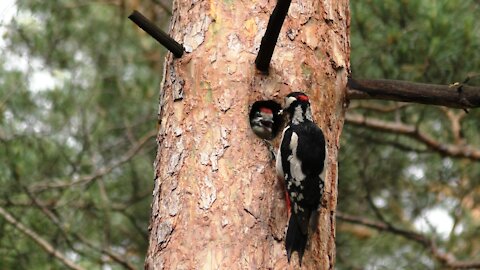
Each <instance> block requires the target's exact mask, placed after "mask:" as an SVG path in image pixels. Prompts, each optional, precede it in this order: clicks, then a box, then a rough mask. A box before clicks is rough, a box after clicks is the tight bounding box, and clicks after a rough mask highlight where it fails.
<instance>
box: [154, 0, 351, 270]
mask: <svg viewBox="0 0 480 270" xmlns="http://www.w3.org/2000/svg"><path fill="white" fill-rule="evenodd" d="M275 4H276V1H273V0H257V1H255V0H243V1H225V0H224V1H220V0H209V1H184V0H178V1H174V3H173V17H172V29H171V35H172V37H174V39H176V40H178V41H180V42H181V43H183V45H184V47H185V49H186V51H187V53H186V54H184V56H183V57H182V58H179V59H173V58H172V56H171V55H169V56H168V57H167V60H166V68H165V74H164V76H165V77H164V82H163V85H162V90H161V94H160V110H159V122H160V125H159V131H158V137H157V141H158V153H157V157H156V162H155V163H154V166H155V186H154V191H153V202H152V214H151V223H150V228H149V229H150V239H149V242H150V244H149V248H148V253H147V257H146V261H145V268H146V269H267V268H268V269H294V268H296V267H298V258H297V256H296V255H294V256H293V257H292V261H291V263H290V265H289V264H288V262H287V258H286V252H285V248H284V234H285V228H286V224H287V210H286V207H285V202H284V192H283V187H282V185H283V183H280V182H279V180H277V178H276V174H275V165H274V162H273V161H272V160H271V158H270V155H269V152H268V149H267V147H266V146H265V144H264V142H263V141H261V140H260V139H258V138H257V137H256V136H255V135H254V134H253V132H252V131H251V129H250V127H249V122H248V113H249V106H250V105H251V104H252V103H253V102H255V101H257V100H262V99H273V100H276V101H277V102H279V103H283V97H284V96H285V95H286V94H288V93H289V92H291V91H304V92H306V93H307V94H308V95H309V96H310V99H311V100H312V109H313V113H314V118H315V119H316V122H317V123H318V124H319V126H320V127H321V128H322V129H323V130H324V133H325V137H326V139H327V142H328V149H329V151H328V164H327V173H326V175H327V176H326V193H325V195H324V198H323V202H324V207H323V208H322V210H321V214H320V219H319V226H318V229H317V231H316V232H315V233H314V234H313V236H312V237H311V241H310V242H309V244H308V246H307V251H306V254H305V256H304V259H303V269H333V265H334V260H335V208H336V201H337V172H338V167H337V154H338V148H339V137H340V133H341V130H342V126H343V119H344V111H345V91H346V84H347V75H348V73H349V53H350V49H349V45H350V44H349V33H348V30H349V20H350V17H349V8H348V1H347V0H342V1H336V0H324V1H317V0H302V1H293V3H292V4H291V6H290V10H289V13H288V16H287V18H286V20H285V23H284V26H283V28H282V32H281V34H280V37H279V40H278V43H277V47H276V49H275V52H274V54H273V59H272V63H271V65H270V71H269V75H265V74H261V73H259V72H257V71H256V69H255V65H254V61H255V57H256V53H257V51H258V47H259V45H260V41H261V38H262V35H263V33H264V31H265V27H266V25H267V22H268V18H269V15H270V14H271V11H272V10H273V7H274V5H275ZM278 140H279V138H277V139H276V141H275V145H278Z"/></svg>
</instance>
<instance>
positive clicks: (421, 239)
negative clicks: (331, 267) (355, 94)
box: [337, 0, 480, 269]
mask: <svg viewBox="0 0 480 270" xmlns="http://www.w3.org/2000/svg"><path fill="white" fill-rule="evenodd" d="M350 5H351V14H352V22H351V25H352V27H351V46H352V55H351V64H352V77H353V78H358V79H361V78H365V79H397V80H407V81H414V82H424V83H434V84H452V83H454V82H463V81H464V80H465V79H466V78H469V77H470V76H471V77H472V78H471V79H470V80H469V82H468V83H469V84H472V85H479V82H480V80H479V78H477V77H475V76H474V75H478V73H479V72H480V61H479V59H480V21H479V20H478V19H477V18H479V16H480V3H479V2H478V1H460V0H437V1H406V0H388V1H382V0H369V1H351V2H350ZM452 91H456V90H454V89H452ZM479 119H480V111H479V110H471V111H470V112H469V113H468V114H467V113H466V112H465V111H463V110H459V109H449V108H445V107H439V106H426V105H413V104H406V103H398V102H388V101H387V102H385V101H383V102H381V101H355V102H351V104H350V107H349V109H348V111H347V115H346V125H345V127H344V130H343V134H342V148H341V149H340V159H339V168H340V176H339V198H338V211H339V213H340V214H339V215H338V219H337V220H338V223H337V268H338V269H439V268H444V267H446V268H448V267H452V268H456V267H460V266H462V267H463V266H464V268H466V267H467V266H470V267H471V268H478V267H480V263H479V262H480V244H479V243H480V231H479V230H478V228H479V226H480V192H479V191H480V186H479V183H480V165H479V160H478V158H475V157H471V156H469V153H471V152H473V151H479V150H480V140H479V138H480V137H479V136H478V133H479V131H480V124H479V123H480V122H479ZM373 121H375V122H374V123H373ZM372 123H373V124H375V125H373V124H372ZM405 128H409V129H410V130H413V132H407V133H406V132H404V130H405ZM425 138H429V139H431V140H430V141H428V140H425ZM432 142H433V143H435V144H436V145H434V144H429V143H432ZM449 150H459V151H458V155H455V153H456V152H455V151H449ZM382 226H383V227H382ZM475 260H476V266H475V264H473V263H475ZM461 263H465V265H462V264H461ZM468 263H470V264H468ZM472 266H475V267H472Z"/></svg>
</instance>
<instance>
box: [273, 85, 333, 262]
mask: <svg viewBox="0 0 480 270" xmlns="http://www.w3.org/2000/svg"><path fill="white" fill-rule="evenodd" d="M283 112H284V113H287V114H288V116H289V117H290V121H289V123H288V125H287V126H286V127H285V129H284V130H283V134H282V140H281V143H280V147H279V150H278V154H277V161H276V169H277V174H278V176H279V177H280V178H281V179H284V180H285V185H286V191H287V198H286V199H287V203H288V201H290V208H291V215H290V220H289V222H288V229H287V235H286V237H285V246H286V249H287V257H288V261H289V262H290V257H291V255H292V253H293V252H294V251H297V252H298V257H299V262H300V265H301V264H302V257H303V253H304V251H305V247H306V245H307V240H308V233H309V232H308V230H309V224H310V225H311V226H310V227H312V226H314V225H316V219H317V213H318V209H319V206H320V202H321V199H322V196H323V189H324V180H323V179H324V175H323V171H324V163H325V158H326V144H325V138H324V136H323V132H322V130H321V129H320V128H319V127H318V126H317V125H316V124H315V123H314V122H313V117H312V112H311V109H310V102H309V99H308V97H307V95H305V94H304V93H301V92H293V93H290V94H289V95H287V96H286V97H285V106H284V110H283Z"/></svg>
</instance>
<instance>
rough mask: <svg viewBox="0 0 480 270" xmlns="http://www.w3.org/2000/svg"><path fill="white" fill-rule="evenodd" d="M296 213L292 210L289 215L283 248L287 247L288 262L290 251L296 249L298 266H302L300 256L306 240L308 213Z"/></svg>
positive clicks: (303, 250)
mask: <svg viewBox="0 0 480 270" xmlns="http://www.w3.org/2000/svg"><path fill="white" fill-rule="evenodd" d="M298 214H299V215H298ZM298 214H295V213H293V212H292V215H290V220H289V222H288V229H287V236H286V237H285V248H286V249H287V258H288V262H289V263H290V257H291V256H292V253H293V252H294V251H297V252H298V260H299V262H300V266H302V257H303V253H304V252H305V247H306V246H307V240H308V220H309V217H310V213H303V212H299V213H298Z"/></svg>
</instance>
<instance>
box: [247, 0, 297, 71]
mask: <svg viewBox="0 0 480 270" xmlns="http://www.w3.org/2000/svg"><path fill="white" fill-rule="evenodd" d="M291 2H292V1H291V0H278V2H277V5H276V6H275V9H274V10H273V12H272V15H271V16H270V19H269V20H268V25H267V29H266V30H265V35H263V38H262V43H261V44H260V50H259V51H258V55H257V59H255V66H256V67H257V69H258V70H260V71H262V72H268V66H269V65H270V61H271V60H272V55H273V50H274V49H275V45H276V44H277V40H278V35H279V34H280V29H282V25H283V21H285V17H286V16H287V13H288V8H289V7H290V3H291Z"/></svg>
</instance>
